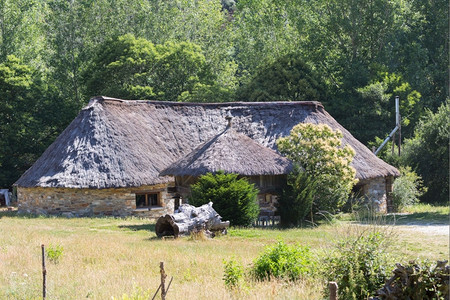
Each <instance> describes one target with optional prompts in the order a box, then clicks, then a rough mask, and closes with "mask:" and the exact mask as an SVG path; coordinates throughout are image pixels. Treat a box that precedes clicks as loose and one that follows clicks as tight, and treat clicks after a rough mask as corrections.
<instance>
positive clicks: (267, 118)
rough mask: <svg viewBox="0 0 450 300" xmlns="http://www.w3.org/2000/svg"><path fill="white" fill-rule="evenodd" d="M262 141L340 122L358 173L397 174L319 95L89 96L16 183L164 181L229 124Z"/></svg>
mask: <svg viewBox="0 0 450 300" xmlns="http://www.w3.org/2000/svg"><path fill="white" fill-rule="evenodd" d="M227 113H231V114H232V115H233V128H235V129H236V131H238V132H239V133H241V134H243V135H245V136H247V137H248V138H250V139H251V140H253V141H254V142H255V143H258V144H260V145H261V146H263V147H266V148H270V149H272V150H273V151H276V150H277V146H276V140H277V139H278V138H280V137H283V136H286V135H288V134H289V132H290V130H291V129H292V128H293V127H294V126H295V125H297V124H298V123H300V122H309V123H315V124H319V123H324V124H328V125H329V126H330V127H332V128H333V129H340V130H341V131H342V132H343V134H344V138H343V142H344V143H345V144H350V145H351V146H352V147H353V148H354V149H355V151H356V156H355V159H354V162H353V163H352V165H353V166H354V167H355V169H356V171H357V178H359V179H367V178H373V177H380V176H387V175H398V174H399V173H398V170H397V169H395V168H394V167H392V166H390V165H388V164H387V163H385V162H384V161H382V160H381V159H379V158H377V157H376V156H375V155H374V154H373V153H372V152H371V151H370V150H369V149H367V147H365V146H364V145H363V144H361V143H360V142H359V141H357V140H356V139H355V138H354V137H353V136H352V135H351V134H350V133H349V132H348V131H347V130H345V128H343V127H342V126H341V125H340V124H338V123H337V122H336V120H334V119H333V118H332V117H331V116H330V115H329V114H328V113H327V112H326V111H325V109H323V106H322V105H321V104H320V103H319V102H313V101H309V102H263V103H261V102H257V103H255V102H253V103H252V102H231V103H208V104H205V103H180V102H159V101H146V100H121V99H114V98H109V97H103V96H100V97H94V98H92V99H91V101H90V102H89V104H88V105H87V106H86V107H85V108H83V109H82V110H81V111H80V113H79V114H78V116H77V117H76V118H75V119H74V120H73V122H72V123H71V124H70V125H69V126H68V127H67V128H66V129H65V130H64V131H63V132H62V133H61V135H60V136H59V137H58V138H57V139H56V140H55V142H54V143H53V144H52V145H51V146H50V147H49V148H48V149H47V150H46V151H45V152H44V154H43V155H42V156H41V157H40V158H39V159H38V160H37V161H36V163H35V164H34V165H33V166H32V167H31V168H30V169H29V170H28V171H27V172H25V173H24V174H23V176H22V177H21V178H20V179H19V180H18V181H17V182H16V184H17V185H18V186H23V187H32V186H41V187H71V188H111V187H129V186H140V185H152V184H158V183H163V182H168V181H169V180H171V178H168V177H160V176H159V174H160V172H161V171H162V170H164V169H165V168H167V167H168V166H169V165H171V164H172V163H174V162H175V161H177V160H179V159H180V158H182V157H185V156H186V155H188V154H189V153H190V152H191V151H192V150H194V149H195V148H196V147H198V146H199V145H201V144H204V143H205V142H207V141H208V140H210V139H212V138H213V137H214V136H215V135H217V133H218V132H222V131H223V130H224V129H225V127H226V121H225V116H226V115H227Z"/></svg>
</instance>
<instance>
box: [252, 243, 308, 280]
mask: <svg viewBox="0 0 450 300" xmlns="http://www.w3.org/2000/svg"><path fill="white" fill-rule="evenodd" d="M312 266H313V261H312V259H311V253H310V251H309V248H308V247H304V246H300V245H296V246H295V245H293V246H289V245H286V244H285V243H283V242H281V241H280V242H278V243H277V244H276V245H274V246H272V247H269V248H267V249H266V250H265V251H264V252H263V253H262V254H261V255H260V256H259V257H258V258H257V259H256V260H255V262H254V266H253V268H252V270H251V273H252V275H253V276H254V277H255V279H257V280H270V279H272V278H277V279H285V280H290V281H295V280H298V279H300V278H301V276H303V275H306V274H308V273H310V271H311V268H312Z"/></svg>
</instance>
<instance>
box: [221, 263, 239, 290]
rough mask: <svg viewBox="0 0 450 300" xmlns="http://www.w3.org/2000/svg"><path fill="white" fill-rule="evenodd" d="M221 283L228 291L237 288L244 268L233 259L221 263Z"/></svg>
mask: <svg viewBox="0 0 450 300" xmlns="http://www.w3.org/2000/svg"><path fill="white" fill-rule="evenodd" d="M223 273H224V274H223V278H222V279H223V281H224V282H225V286H226V287H227V288H229V289H235V288H239V287H240V285H241V282H242V280H243V276H244V267H243V266H242V264H240V263H238V262H236V261H234V260H233V259H230V260H228V261H227V260H224V261H223Z"/></svg>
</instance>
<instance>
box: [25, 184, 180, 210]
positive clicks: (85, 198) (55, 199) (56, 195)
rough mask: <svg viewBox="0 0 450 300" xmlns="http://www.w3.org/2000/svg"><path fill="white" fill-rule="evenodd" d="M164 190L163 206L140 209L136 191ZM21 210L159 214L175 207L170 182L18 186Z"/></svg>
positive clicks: (162, 192)
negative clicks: (80, 186) (109, 186)
mask: <svg viewBox="0 0 450 300" xmlns="http://www.w3.org/2000/svg"><path fill="white" fill-rule="evenodd" d="M139 192H159V193H161V195H160V197H161V203H160V204H161V206H160V207H151V208H146V209H136V193H139ZM17 200H18V210H19V213H31V214H51V215H73V216H80V217H81V216H132V215H136V216H142V217H151V218H158V217H160V216H161V215H165V214H170V213H173V211H174V199H173V198H172V194H171V193H168V192H167V185H166V184H161V185H153V186H141V187H132V188H112V189H69V188H42V187H34V188H24V187H18V188H17Z"/></svg>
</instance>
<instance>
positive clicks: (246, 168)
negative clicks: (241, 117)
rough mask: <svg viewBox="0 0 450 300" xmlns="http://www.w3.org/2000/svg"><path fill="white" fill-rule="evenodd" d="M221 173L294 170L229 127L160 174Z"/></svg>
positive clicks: (254, 173)
mask: <svg viewBox="0 0 450 300" xmlns="http://www.w3.org/2000/svg"><path fill="white" fill-rule="evenodd" d="M220 170H221V171H224V172H225V173H237V174H240V175H244V176H256V175H282V174H287V173H289V172H290V171H291V170H292V163H291V161H289V160H288V159H287V158H285V157H283V156H281V155H280V154H278V153H277V152H276V151H274V150H272V149H269V148H266V147H264V146H262V145H261V144H259V143H257V142H255V141H254V140H252V139H251V138H249V137H247V136H246V135H244V134H241V133H239V132H237V131H236V130H235V129H234V128H233V127H227V128H226V129H225V130H224V131H223V132H221V133H219V134H218V135H216V136H214V137H213V138H212V139H210V140H209V141H207V142H206V143H204V144H202V145H200V146H199V147H197V148H195V149H194V150H193V151H192V152H191V153H189V154H187V155H186V156H184V157H182V158H181V159H180V160H177V161H176V162H174V163H173V164H171V165H170V166H169V167H167V168H166V169H165V170H163V171H162V172H161V173H160V175H162V176H165V175H171V176H200V175H204V174H206V173H215V172H218V171H220Z"/></svg>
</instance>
